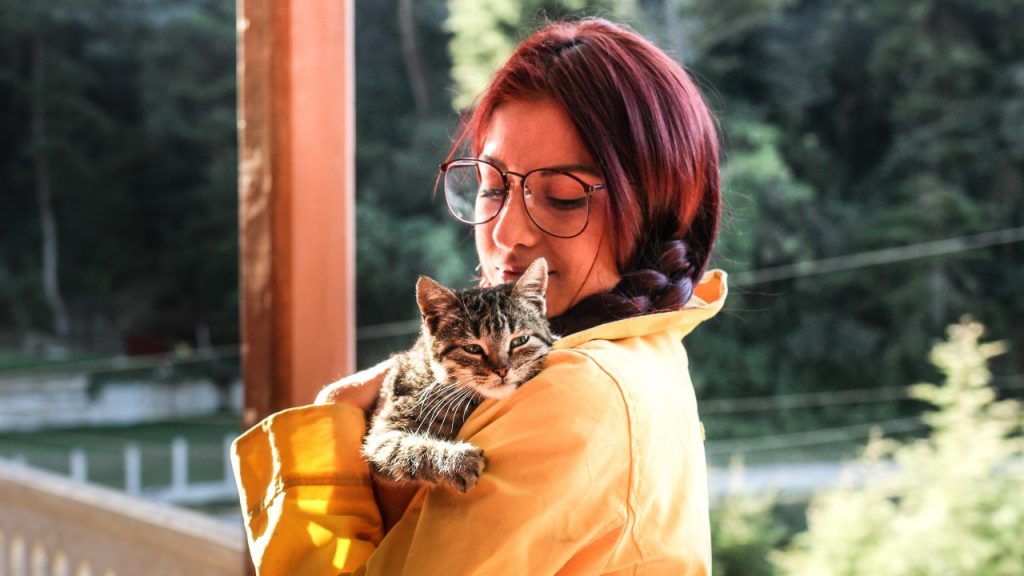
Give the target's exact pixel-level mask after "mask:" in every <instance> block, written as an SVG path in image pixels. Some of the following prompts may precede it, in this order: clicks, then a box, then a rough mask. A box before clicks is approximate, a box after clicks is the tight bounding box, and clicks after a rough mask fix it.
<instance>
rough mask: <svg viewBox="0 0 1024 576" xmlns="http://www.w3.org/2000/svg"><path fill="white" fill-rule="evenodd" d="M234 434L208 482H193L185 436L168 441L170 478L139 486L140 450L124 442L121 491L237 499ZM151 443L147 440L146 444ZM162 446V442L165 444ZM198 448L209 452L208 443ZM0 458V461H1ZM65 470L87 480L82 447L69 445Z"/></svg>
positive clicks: (188, 500) (19, 458)
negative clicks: (216, 475) (216, 472)
mask: <svg viewBox="0 0 1024 576" xmlns="http://www.w3.org/2000/svg"><path fill="white" fill-rule="evenodd" d="M234 438H235V435H234V434H228V435H225V436H224V439H223V441H222V444H221V446H220V447H219V450H218V451H217V452H218V453H217V454H216V457H217V458H218V459H219V460H220V461H221V470H222V473H221V478H220V479H218V480H212V481H203V482H196V481H194V480H192V474H190V465H189V452H190V451H191V450H192V446H191V445H190V443H189V441H188V439H186V438H185V437H183V436H178V437H176V438H174V439H173V440H172V441H171V442H170V446H169V454H170V462H169V465H170V477H169V478H168V483H167V484H165V485H162V486H149V487H143V482H142V462H143V458H142V449H141V447H140V444H139V443H138V442H126V443H125V444H124V445H123V446H122V450H121V452H122V456H121V458H122V460H123V463H124V483H123V488H124V491H125V492H127V493H128V494H130V495H133V496H143V497H145V498H147V499H151V500H158V501H161V502H167V503H173V504H183V505H198V504H204V503H209V502H218V501H219V502H223V501H237V498H238V490H237V488H236V487H235V482H234V475H233V472H232V470H231V459H230V450H231V442H232V441H233V440H234ZM154 444H155V443H153V442H147V443H146V445H147V446H148V447H153V446H154ZM165 446H166V444H165ZM199 449H201V450H204V451H206V452H209V450H210V447H209V446H201V447H199ZM2 460H3V459H2V457H0V461H2ZM10 460H11V461H12V462H13V463H15V464H26V463H27V460H28V459H27V458H26V457H25V456H24V455H23V454H19V453H15V454H14V455H13V457H11V458H10ZM68 471H69V476H70V477H71V479H72V480H74V481H75V482H79V483H86V482H89V480H90V476H89V471H90V455H89V452H87V451H86V450H85V449H83V448H77V447H76V448H71V449H69V451H68Z"/></svg>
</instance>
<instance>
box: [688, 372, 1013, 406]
mask: <svg viewBox="0 0 1024 576" xmlns="http://www.w3.org/2000/svg"><path fill="white" fill-rule="evenodd" d="M1002 382H1008V384H999V383H1002ZM990 384H991V386H992V387H993V388H995V389H996V390H997V391H1009V390H1021V389H1024V375H1021V374H1014V375H1008V376H1000V377H998V378H993V379H992V382H991V383H990ZM997 384H999V385H998V386H997ZM912 388H913V386H884V387H880V388H854V389H850V390H829V391H827V392H805V393H799V394H784V395H775V396H749V397H741V398H721V399H718V398H716V399H713V400H700V401H698V405H699V407H700V413H701V415H702V416H707V415H711V414H734V413H738V412H765V411H769V410H788V409H791V408H808V407H813V406H841V405H846V404H873V403H876V402H888V401H890V400H910V399H913V398H912V397H911V396H910V390H911V389H912Z"/></svg>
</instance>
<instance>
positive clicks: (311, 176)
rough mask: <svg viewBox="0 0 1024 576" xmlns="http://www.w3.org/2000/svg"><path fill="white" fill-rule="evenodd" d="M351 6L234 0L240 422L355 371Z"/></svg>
mask: <svg viewBox="0 0 1024 576" xmlns="http://www.w3.org/2000/svg"><path fill="white" fill-rule="evenodd" d="M353 20H354V6H353V2H352V0H239V4H238V82H239V91H238V93H239V204H240V206H239V220H240V242H241V274H242V278H241V297H242V306H241V310H242V369H243V380H244V382H245V408H244V413H243V425H244V426H245V427H249V426H252V425H253V424H255V423H256V422H258V421H259V420H260V419H262V418H263V417H265V416H267V415H268V414H271V413H273V412H276V411H278V410H281V409H283V408H288V407H292V406H298V405H302V404H307V403H309V402H312V401H313V399H314V398H315V396H316V393H317V391H319V389H320V388H322V387H323V386H324V385H325V384H327V383H329V382H331V381H333V380H336V379H338V378H339V377H341V376H344V375H345V374H348V373H350V372H352V371H353V370H354V369H355V322H354V320H355V314H354V302H355V287H354V282H353V276H354V266H355V224H354V213H355V192H354V170H355V166H354V165H355V161H354V140H355V137H354V133H355V116H354V93H355V84H354V73H353V68H354V60H353V56H354V51H355V49H354V38H353Z"/></svg>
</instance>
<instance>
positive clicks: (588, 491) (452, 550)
mask: <svg viewBox="0 0 1024 576" xmlns="http://www.w3.org/2000/svg"><path fill="white" fill-rule="evenodd" d="M357 412H358V410H354V412H353V410H348V409H341V408H338V409H336V410H330V409H327V408H322V407H306V408H300V409H297V410H296V411H294V413H293V414H289V412H284V413H281V414H279V415H278V418H281V419H280V420H278V421H277V422H270V423H269V424H268V425H267V426H263V427H260V428H257V429H254V430H260V431H259V432H256V435H255V437H249V436H250V435H252V434H254V432H253V431H250V432H249V433H247V435H246V436H243V437H242V438H241V439H240V440H239V441H238V444H237V446H238V452H237V456H236V458H237V460H238V461H239V462H243V461H246V460H254V462H253V463H251V464H244V465H239V464H237V463H236V466H238V470H239V471H240V472H239V476H240V477H241V481H240V485H241V486H242V487H243V490H244V492H245V494H243V496H242V499H243V506H247V510H248V514H247V517H246V521H247V530H248V534H249V538H250V545H251V546H252V555H253V557H254V559H255V560H256V562H257V565H259V566H260V573H261V574H285V573H288V574H323V573H336V572H341V573H348V572H352V573H355V574H366V575H372V576H377V575H384V574H386V575H389V576H390V575H418V574H446V575H457V574H555V573H558V572H560V571H570V572H573V573H576V572H582V573H598V572H602V571H603V570H604V569H605V568H606V567H607V566H608V565H609V562H610V561H611V559H612V558H613V556H614V554H615V551H616V550H617V549H618V548H621V547H622V546H623V542H624V541H628V540H629V535H628V516H629V514H628V510H627V508H628V493H629V488H630V470H631V446H630V434H629V424H628V417H627V413H626V407H625V403H624V401H623V398H622V395H621V392H620V391H619V389H618V387H617V386H616V384H615V382H614V381H613V380H612V379H611V378H610V377H609V376H608V375H607V374H605V373H604V372H602V371H601V370H600V369H599V368H598V367H597V365H596V364H594V363H593V361H591V360H589V359H588V358H586V357H585V356H583V355H580V354H575V353H572V352H568V351H562V352H557V353H552V355H551V357H549V362H548V365H547V367H546V368H545V370H544V371H543V372H542V373H541V374H540V375H539V376H538V377H537V378H535V379H534V380H532V381H530V382H529V383H527V384H526V385H524V386H523V387H522V388H521V389H520V390H518V391H517V392H516V393H515V394H514V395H513V396H512V397H511V398H509V399H507V400H503V401H500V402H495V401H487V402H485V403H484V404H482V405H481V406H480V407H479V408H478V409H477V410H476V411H475V412H474V414H473V415H472V416H471V417H470V419H469V420H468V421H467V422H466V425H465V426H464V427H463V430H462V433H461V434H460V437H461V438H464V439H466V440H468V441H469V442H473V443H474V444H476V445H478V446H480V447H481V448H483V449H484V454H485V457H486V458H487V467H486V469H485V470H484V473H483V475H482V476H481V477H480V480H479V483H478V484H477V486H476V487H475V488H473V489H471V490H469V491H468V492H467V493H465V494H460V493H457V492H454V491H451V490H448V489H446V488H433V489H429V490H428V489H425V488H424V489H421V490H420V491H419V493H417V495H416V497H415V498H414V499H413V501H412V503H411V504H410V506H409V509H408V510H407V511H406V513H405V515H404V516H403V518H402V519H401V520H400V521H399V522H398V524H396V525H395V527H394V528H393V529H392V530H391V531H390V532H389V533H388V535H387V537H385V538H383V539H382V538H381V530H380V515H379V512H378V511H377V509H376V506H375V504H374V500H373V495H372V491H371V488H370V486H369V483H368V471H367V468H366V465H365V464H364V463H362V460H361V459H360V458H359V454H358V446H359V437H360V436H361V434H362V429H363V427H365V423H364V421H363V420H362V414H361V413H358V414H356V413H357ZM289 418H295V419H296V420H295V421H293V422H292V421H289V420H288V419H289ZM275 428H277V429H278V430H275ZM312 445H316V446H318V453H319V456H316V457H311V455H310V454H309V451H308V448H309V447H310V446H312ZM257 446H259V447H258V448H257ZM264 452H269V453H268V454H265V455H263V454H262V453H264ZM286 452H287V453H286ZM264 460H265V461H266V462H265V463H263V464H261V465H260V463H261V462H263V461H264ZM258 465H259V466H258ZM260 466H261V467H262V469H258V468H260ZM343 470H344V471H347V473H343V472H342V471H343ZM250 488H252V489H253V490H250ZM250 492H254V496H255V493H259V492H263V493H264V496H262V498H254V497H250V496H248V494H249V493H250ZM261 502H262V504H261Z"/></svg>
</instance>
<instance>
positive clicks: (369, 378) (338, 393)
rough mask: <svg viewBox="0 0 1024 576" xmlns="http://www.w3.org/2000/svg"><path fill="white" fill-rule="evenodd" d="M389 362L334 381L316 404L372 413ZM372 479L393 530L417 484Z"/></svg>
mask: <svg viewBox="0 0 1024 576" xmlns="http://www.w3.org/2000/svg"><path fill="white" fill-rule="evenodd" d="M391 365H392V361H391V360H390V359H388V360H385V361H384V362H381V363H380V364H377V365H376V366H374V367H373V368H368V369H366V370H363V371H361V372H356V373H355V374H352V375H351V376H346V377H345V378H342V379H341V380H338V381H337V382H332V383H330V384H328V385H327V386H324V389H323V390H321V391H320V393H319V394H317V395H316V404H336V403H339V402H343V403H346V404H352V405H353V406H358V407H359V408H362V410H363V412H366V413H367V414H369V413H370V412H372V411H373V408H374V406H375V405H376V404H377V397H378V396H380V387H381V385H382V384H383V383H384V378H385V377H386V376H387V375H388V370H390V369H391ZM372 480H373V493H374V497H375V498H376V500H377V507H378V508H379V509H380V512H381V518H382V520H383V521H384V533H385V534H386V533H387V532H388V531H390V530H391V527H392V526H394V525H395V523H396V522H398V521H399V520H400V519H401V518H402V514H404V513H405V509H406V508H408V506H409V501H410V500H412V497H413V496H414V495H415V494H416V490H417V488H418V486H417V485H416V484H407V485H401V486H399V485H395V484H390V483H388V482H386V481H383V480H381V479H379V478H377V477H376V476H374V477H373V478H372Z"/></svg>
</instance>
